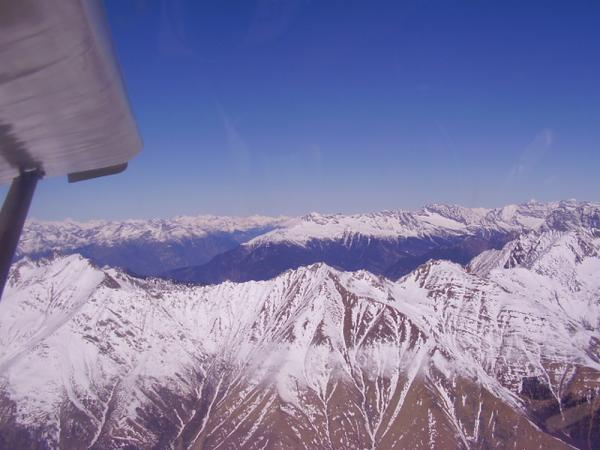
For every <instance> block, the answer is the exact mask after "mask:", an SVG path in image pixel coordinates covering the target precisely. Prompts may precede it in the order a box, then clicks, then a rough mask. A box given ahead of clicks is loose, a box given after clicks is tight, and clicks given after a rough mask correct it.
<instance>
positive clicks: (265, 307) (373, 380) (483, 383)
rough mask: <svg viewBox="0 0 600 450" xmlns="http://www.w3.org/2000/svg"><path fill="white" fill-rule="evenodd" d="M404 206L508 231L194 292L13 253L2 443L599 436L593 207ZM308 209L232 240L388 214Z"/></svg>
mask: <svg viewBox="0 0 600 450" xmlns="http://www.w3.org/2000/svg"><path fill="white" fill-rule="evenodd" d="M526 210H527V211H528V212H527V213H525V211H526ZM441 211H444V212H443V213H442V212H441ZM452 211H454V212H452ZM467 213H469V214H472V216H471V217H472V219H466V218H465V217H464V215H465V214H467ZM412 214H413V215H414V216H420V217H421V219H419V220H421V222H420V223H417V224H413V225H410V224H409V225H407V227H408V226H414V227H417V226H418V227H419V230H423V229H424V228H425V225H423V223H425V222H426V220H429V222H430V223H431V227H432V229H435V230H438V231H439V229H441V228H440V227H443V228H444V229H445V230H451V229H455V230H457V229H459V225H456V224H459V223H463V222H461V220H463V219H464V220H465V221H466V223H464V227H463V228H460V230H462V231H460V232H465V231H464V230H467V232H469V233H470V231H468V230H470V229H473V228H472V227H473V225H472V223H477V224H479V223H483V222H484V221H489V223H493V224H495V225H494V227H496V228H495V229H496V230H499V229H500V226H499V225H498V224H499V223H503V224H509V225H510V227H509V228H507V230H506V231H507V232H510V233H515V234H516V235H515V236H514V238H513V239H512V240H510V241H509V242H507V243H506V244H505V245H503V246H501V247H500V248H499V249H491V250H487V251H484V252H482V253H480V254H479V255H478V256H476V257H475V258H474V259H470V263H469V264H468V265H461V264H457V263H454V262H451V261H448V260H439V259H438V260H429V261H426V262H423V264H421V265H419V266H418V267H417V268H416V269H414V270H412V271H410V272H409V273H407V274H405V275H404V276H402V277H400V278H398V279H396V280H394V279H391V278H392V277H384V276H380V275H376V274H373V273H372V272H369V271H365V270H359V271H353V272H350V271H344V270H340V269H339V267H340V266H341V265H340V264H337V266H338V268H333V267H332V266H331V265H330V264H326V263H322V262H321V263H317V264H311V265H307V266H304V267H298V268H295V269H292V270H287V271H284V272H283V273H281V274H279V275H278V276H276V277H274V278H271V279H269V280H265V281H248V282H243V283H234V282H229V281H226V282H223V283H220V284H216V285H211V286H194V285H190V284H186V285H182V284H177V283H175V282H172V281H168V280H162V279H156V278H154V279H140V278H136V277H133V276H131V275H129V274H127V273H126V272H125V271H123V270H121V269H115V268H108V267H104V268H100V267H98V266H97V265H95V264H93V263H92V262H90V261H89V260H88V259H85V258H83V257H81V256H79V255H71V256H55V257H54V258H49V259H42V260H31V259H23V260H21V261H19V262H17V263H16V264H15V266H14V268H13V271H12V273H11V278H10V281H9V283H8V286H7V288H6V291H5V297H4V298H3V300H2V302H0V339H1V342H2V345H0V349H1V351H2V354H1V355H0V380H1V383H0V386H1V407H2V414H1V415H0V447H3V448H56V447H62V448H88V447H90V448H95V449H110V448H141V449H147V448H157V449H163V448H192V449H213V448H248V449H254V448H256V449H262V448H277V449H281V448H306V449H315V448H323V449H333V448H336V449H337V448H357V449H364V448H377V449H388V448H398V449H429V448H437V449H448V448H452V449H453V448H464V449H471V448H472V449H480V448H519V449H561V448H565V449H566V448H573V447H576V448H582V449H591V448H599V443H600V413H599V407H600V333H599V330H600V277H599V276H598V274H599V273H600V232H599V229H598V228H599V226H598V224H599V222H598V217H599V216H598V207H597V206H596V205H594V204H583V203H573V202H571V203H563V204H555V205H541V204H531V205H529V206H527V205H522V206H519V207H514V208H505V209H500V210H491V211H487V210H486V211H484V210H481V211H480V210H476V211H474V210H468V209H460V208H447V209H444V208H442V207H437V209H435V208H434V207H431V208H427V209H424V210H422V211H420V212H417V213H412ZM311 217H312V218H304V219H300V220H297V221H296V222H295V224H288V223H286V224H285V225H283V226H279V228H278V229H277V230H275V231H271V232H268V233H266V234H264V235H261V236H259V237H257V238H254V240H251V241H249V242H248V243H246V244H244V245H243V246H242V247H245V246H255V247H257V248H258V247H262V248H269V246H273V245H275V242H276V240H277V237H282V239H286V240H287V242H288V243H289V242H290V241H289V239H290V236H291V234H293V233H296V231H297V230H298V229H299V227H307V226H310V227H312V228H311V229H312V230H313V231H312V234H311V235H310V236H312V237H311V238H310V239H313V238H314V237H317V236H318V237H320V238H322V239H324V240H325V239H332V240H335V239H338V237H337V236H338V234H336V233H338V232H337V231H335V232H333V231H332V235H328V236H323V235H322V234H321V235H319V234H318V233H320V232H321V231H323V230H325V228H327V227H330V226H331V227H332V228H330V229H333V228H335V227H334V226H333V225H330V224H334V225H336V226H338V229H339V230H342V231H341V236H342V237H343V236H346V237H348V236H351V235H352V234H350V233H349V232H348V231H347V230H348V228H347V224H346V223H345V222H344V220H346V219H345V218H348V217H350V218H352V220H354V219H357V218H369V217H370V218H375V219H373V220H375V221H380V222H379V223H383V222H388V221H391V220H392V219H391V218H393V217H405V216H403V215H402V214H400V213H385V214H380V215H366V216H318V217H317V216H311ZM442 217H443V219H442ZM494 217H497V219H494V220H496V221H495V222H494V221H493V220H492V219H493V218H494ZM347 220H350V219H347ZM361 220H362V219H361ZM469 220H471V222H469ZM336 221H337V222H336ZM365 221H366V222H368V220H367V219H365ZM320 222H322V223H323V224H321V223H320ZM369 223H371V222H369ZM373 223H375V222H373ZM403 223H404V222H403ZM442 223H443V225H442ZM313 224H314V225H313ZM394 226H395V225H394ZM503 226H504V225H503ZM460 227H462V226H460ZM477 227H480V225H477ZM519 227H521V228H519ZM371 229H373V228H371ZM415 229H416V228H415ZM488 229H489V230H491V229H492V226H491V225H490V227H489V228H488ZM315 230H316V231H315ZM438 231H436V232H438ZM362 232H364V233H363V234H361V236H368V234H367V233H366V231H365V230H364V229H363V231H361V233H362ZM448 232H450V231H448ZM290 233H291V234H290ZM419 233H420V231H419ZM417 235H418V236H423V239H427V238H426V237H425V236H426V234H418V233H417ZM331 236H333V237H331ZM352 236H354V235H352ZM373 238H374V239H375V237H373ZM433 241H435V239H433ZM297 243H298V244H299V246H300V245H302V242H300V241H297ZM346 245H352V243H351V242H350V241H348V240H347V241H346Z"/></svg>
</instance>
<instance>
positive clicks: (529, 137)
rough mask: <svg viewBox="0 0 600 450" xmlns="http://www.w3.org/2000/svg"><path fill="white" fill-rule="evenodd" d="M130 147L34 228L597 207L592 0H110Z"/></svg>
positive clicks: (599, 111)
mask: <svg viewBox="0 0 600 450" xmlns="http://www.w3.org/2000/svg"><path fill="white" fill-rule="evenodd" d="M106 9H107V13H108V17H109V22H110V25H111V27H112V31H113V39H114V43H115V46H116V50H117V54H118V56H119V59H120V62H121V66H122V70H123V75H124V78H125V81H126V84H127V87H128V91H129V95H130V98H131V102H132V105H133V109H134V112H135V115H136V117H137V120H138V123H139V127H140V130H141V134H142V136H143V140H144V150H143V153H141V154H140V156H139V157H137V158H136V159H135V160H134V161H132V162H131V164H130V168H129V169H128V171H127V172H125V173H124V174H122V175H118V176H114V177H107V178H105V179H99V180H93V181H88V182H85V183H80V184H76V185H68V184H67V182H66V180H65V179H50V180H45V181H43V182H42V183H40V186H39V190H38V192H37V196H36V199H35V201H34V204H33V207H32V211H31V215H32V216H35V217H39V218H46V219H62V218H65V217H72V218H75V219H88V218H108V219H122V218H129V217H168V216H172V215H180V214H198V213H214V214H235V215H247V214H253V213H261V214H292V215H296V214H303V213H306V212H309V211H322V212H360V211H373V210H382V209H397V208H416V207H419V206H421V205H423V204H425V203H430V202H448V203H458V204H463V205H466V206H499V205H503V204H507V203H513V202H521V201H527V200H529V199H531V198H535V199H538V200H554V199H566V198H578V199H589V200H600V175H599V171H600V85H599V83H600V26H599V24H600V2H598V1H543V2H535V1H510V0H498V1H489V0H488V1H466V0H465V1H453V0H440V1H427V0H420V1H400V0H399V1H390V2H367V1H359V2H353V1H317V0H312V1H306V0H304V1H302V0H290V1H287V0H264V1H250V0H241V1H229V0H228V1H222V0H190V1H178V0H172V1H158V0H156V1H150V0H148V1H141V0H139V1H133V0H132V1H123V0H108V1H107V2H106Z"/></svg>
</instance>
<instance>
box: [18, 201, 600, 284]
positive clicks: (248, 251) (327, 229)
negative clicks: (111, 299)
mask: <svg viewBox="0 0 600 450" xmlns="http://www.w3.org/2000/svg"><path fill="white" fill-rule="evenodd" d="M599 224H600V203H591V202H576V201H564V202H554V203H538V202H529V203H525V204H521V205H509V206H506V207H503V208H497V209H484V208H464V207H461V206H448V205H429V206H426V207H424V208H422V209H420V210H418V211H386V212H381V213H374V214H356V215H342V214H334V215H322V214H316V213H313V214H310V215H307V216H304V217H301V218H285V217H278V218H269V217H260V216H256V217H249V218H229V217H214V216H199V217H182V218H175V219H171V220H149V221H141V220H137V221H133V220H131V221H125V222H103V221H98V222H89V223H76V222H72V221H69V222H37V221H36V222H29V223H28V224H27V225H26V227H25V230H24V233H23V238H22V242H21V245H20V249H19V253H18V255H19V257H22V256H29V257H33V258H39V257H42V256H48V255H50V254H53V253H57V254H63V255H64V254H81V255H83V256H85V257H86V258H89V259H90V260H91V261H92V262H94V263H95V264H97V265H100V266H104V265H108V266H111V267H120V268H123V269H125V270H127V271H130V272H132V273H134V274H137V275H150V276H161V277H165V278H169V279H173V280H175V281H183V282H191V283H199V284H216V283H220V282H223V281H226V280H232V281H249V280H266V279H270V278H273V277H275V276H277V275H279V274H281V273H283V272H284V271H286V270H288V269H295V268H298V267H302V266H306V265H309V264H313V263H317V262H325V263H327V264H328V265H330V266H331V267H334V268H337V269H339V270H351V271H352V270H359V269H365V270H368V271H370V272H373V273H375V274H379V275H384V276H386V277H388V278H390V279H392V280H396V279H398V278H399V277H401V276H403V275H405V274H407V273H409V272H411V271H412V270H414V269H415V268H416V267H418V266H419V265H421V264H423V263H425V262H426V261H428V260H430V259H445V260H449V261H453V262H456V263H459V264H462V265H466V264H468V263H469V262H470V261H471V259H472V258H474V257H475V256H477V255H478V254H480V253H481V252H482V251H485V250H488V249H500V248H502V247H503V246H504V245H505V244H506V243H507V242H509V241H511V240H513V239H515V238H516V237H517V236H519V235H520V234H521V233H524V232H529V231H540V230H560V231H564V230H570V229H574V228H576V227H579V226H586V227H599V226H600V225H599Z"/></svg>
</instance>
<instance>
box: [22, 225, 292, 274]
mask: <svg viewBox="0 0 600 450" xmlns="http://www.w3.org/2000/svg"><path fill="white" fill-rule="evenodd" d="M288 221H289V219H287V218H285V217H277V218H273V217H263V216H250V217H218V216H197V217H176V218H173V219H168V220H166V219H153V220H126V221H121V222H117V221H112V222H111V221H105V220H95V221H90V222H75V221H72V220H66V221H61V222H48V221H38V220H30V221H28V222H27V223H26V224H25V227H24V229H23V234H22V236H21V241H20V243H19V248H18V250H17V258H21V257H23V256H27V257H29V258H33V259H39V258H42V257H47V256H50V255H71V254H80V255H83V256H85V257H86V258H89V259H90V260H91V261H93V262H94V263H95V264H98V265H100V266H104V265H107V266H111V267H121V268H123V269H125V270H128V271H130V272H132V273H134V274H137V275H142V276H147V275H150V276H155V275H160V274H163V273H165V272H168V271H170V270H174V269H177V268H181V267H188V266H195V265H199V264H204V263H206V262H208V261H210V260H211V259H212V258H213V257H214V256H216V255H218V254H221V253H223V252H226V251H228V250H231V249H234V248H236V247H238V246H239V245H240V244H241V243H243V242H247V241H248V240H250V239H252V238H254V237H256V236H259V235H261V234H264V233H266V232H268V231H271V230H273V229H275V228H277V227H280V226H284V225H285V224H286V223H287V222H288Z"/></svg>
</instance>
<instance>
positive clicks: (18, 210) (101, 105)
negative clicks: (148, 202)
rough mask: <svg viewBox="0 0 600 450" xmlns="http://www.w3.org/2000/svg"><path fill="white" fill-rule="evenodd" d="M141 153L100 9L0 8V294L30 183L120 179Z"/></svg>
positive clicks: (81, 4) (27, 2)
mask: <svg viewBox="0 0 600 450" xmlns="http://www.w3.org/2000/svg"><path fill="white" fill-rule="evenodd" d="M141 147H142V143H141V139H140V136H139V134H138V130H137V127H136V123H135V120H134V118H133V115H132V113H131V108H130V106H129V102H128V99H127V95H126V92H125V88H124V84H123V80H122V77H121V73H120V70H119V67H118V64H117V62H116V60H115V56H114V52H113V48H112V44H111V39H110V32H109V30H108V25H107V21H106V17H105V12H104V9H103V5H102V4H101V2H100V1H99V0H60V1H47V0H0V184H6V183H10V182H12V187H11V190H10V191H9V194H8V195H7V198H6V200H5V203H4V206H3V208H2V212H0V283H1V284H0V295H1V289H2V287H3V281H2V279H1V277H2V276H3V275H4V276H5V275H7V274H8V267H9V266H10V261H11V259H12V257H13V253H14V248H13V249H12V251H11V248H12V247H13V244H14V247H15V248H16V244H17V242H12V241H14V240H15V236H14V231H15V230H16V229H18V230H17V234H16V240H17V241H18V237H19V235H20V231H21V228H22V225H23V224H22V223H19V222H20V221H21V220H20V219H22V220H23V221H24V220H25V216H26V214H27V210H28V207H29V202H30V200H31V196H32V195H33V189H35V184H36V182H37V179H39V178H40V177H41V176H48V177H49V176H65V175H66V176H68V178H69V181H71V182H73V181H81V180H85V179H88V178H94V177H97V176H103V175H109V174H113V173H118V172H121V171H123V170H125V168H126V167H127V162H128V161H129V160H130V159H131V158H133V157H134V156H135V155H136V154H137V153H138V152H139V151H140V149H141ZM23 209H24V213H23V211H22V210H23ZM6 260H8V263H6V262H5V261H6ZM3 261H4V262H3ZM6 264H8V267H5V266H6ZM4 270H6V274H4V273H3V272H4Z"/></svg>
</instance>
